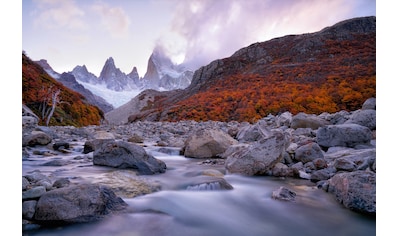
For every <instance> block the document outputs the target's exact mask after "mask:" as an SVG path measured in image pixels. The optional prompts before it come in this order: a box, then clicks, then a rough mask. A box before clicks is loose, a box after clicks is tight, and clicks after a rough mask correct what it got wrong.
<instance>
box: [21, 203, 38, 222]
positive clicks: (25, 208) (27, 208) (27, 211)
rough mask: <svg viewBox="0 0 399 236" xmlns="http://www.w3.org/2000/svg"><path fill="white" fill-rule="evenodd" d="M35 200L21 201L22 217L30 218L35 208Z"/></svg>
mask: <svg viewBox="0 0 399 236" xmlns="http://www.w3.org/2000/svg"><path fill="white" fill-rule="evenodd" d="M36 204H37V201H36V200H29V201H24V202H22V218H23V219H26V220H32V219H33V215H34V214H35V209H36Z"/></svg>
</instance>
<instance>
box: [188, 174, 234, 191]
mask: <svg viewBox="0 0 399 236" xmlns="http://www.w3.org/2000/svg"><path fill="white" fill-rule="evenodd" d="M190 181H191V182H190V183H186V184H184V185H185V189H186V190H192V191H210V190H231V189H233V186H231V184H229V183H228V182H227V181H226V180H225V179H223V178H213V177H208V176H201V177H197V178H195V179H193V180H190Z"/></svg>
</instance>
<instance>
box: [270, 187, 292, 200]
mask: <svg viewBox="0 0 399 236" xmlns="http://www.w3.org/2000/svg"><path fill="white" fill-rule="evenodd" d="M295 197H296V193H295V192H294V191H292V190H290V189H288V188H286V187H280V188H279V189H277V190H275V191H273V193H272V198H273V199H278V200H283V201H290V202H294V201H295Z"/></svg>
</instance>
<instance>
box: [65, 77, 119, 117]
mask: <svg viewBox="0 0 399 236" xmlns="http://www.w3.org/2000/svg"><path fill="white" fill-rule="evenodd" d="M58 81H60V82H61V83H62V84H64V85H65V86H66V87H68V88H70V89H72V90H74V91H76V92H78V93H80V94H82V95H83V96H84V97H85V98H86V100H87V102H88V103H90V104H92V105H95V106H97V107H99V108H100V109H101V110H102V111H103V112H104V113H106V112H109V111H111V110H112V109H113V106H112V105H111V104H109V103H108V102H107V101H105V100H104V99H103V98H102V97H99V96H97V95H95V94H93V93H92V92H91V91H90V90H88V89H86V88H85V87H83V85H81V84H79V83H78V82H77V81H76V79H75V77H74V76H73V75H72V74H70V73H62V74H61V76H60V78H59V79H58Z"/></svg>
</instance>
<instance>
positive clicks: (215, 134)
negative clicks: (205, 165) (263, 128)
mask: <svg viewBox="0 0 399 236" xmlns="http://www.w3.org/2000/svg"><path fill="white" fill-rule="evenodd" d="M237 143H238V142H237V140H235V139H233V138H232V137H231V136H230V135H228V134H227V133H225V132H223V131H221V130H216V129H210V130H198V131H197V132H195V133H194V134H193V135H191V136H189V137H188V139H187V140H186V142H185V146H184V156H186V157H194V158H212V157H219V155H220V154H222V153H223V152H224V151H226V150H227V148H228V147H230V146H231V145H234V144H237Z"/></svg>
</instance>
